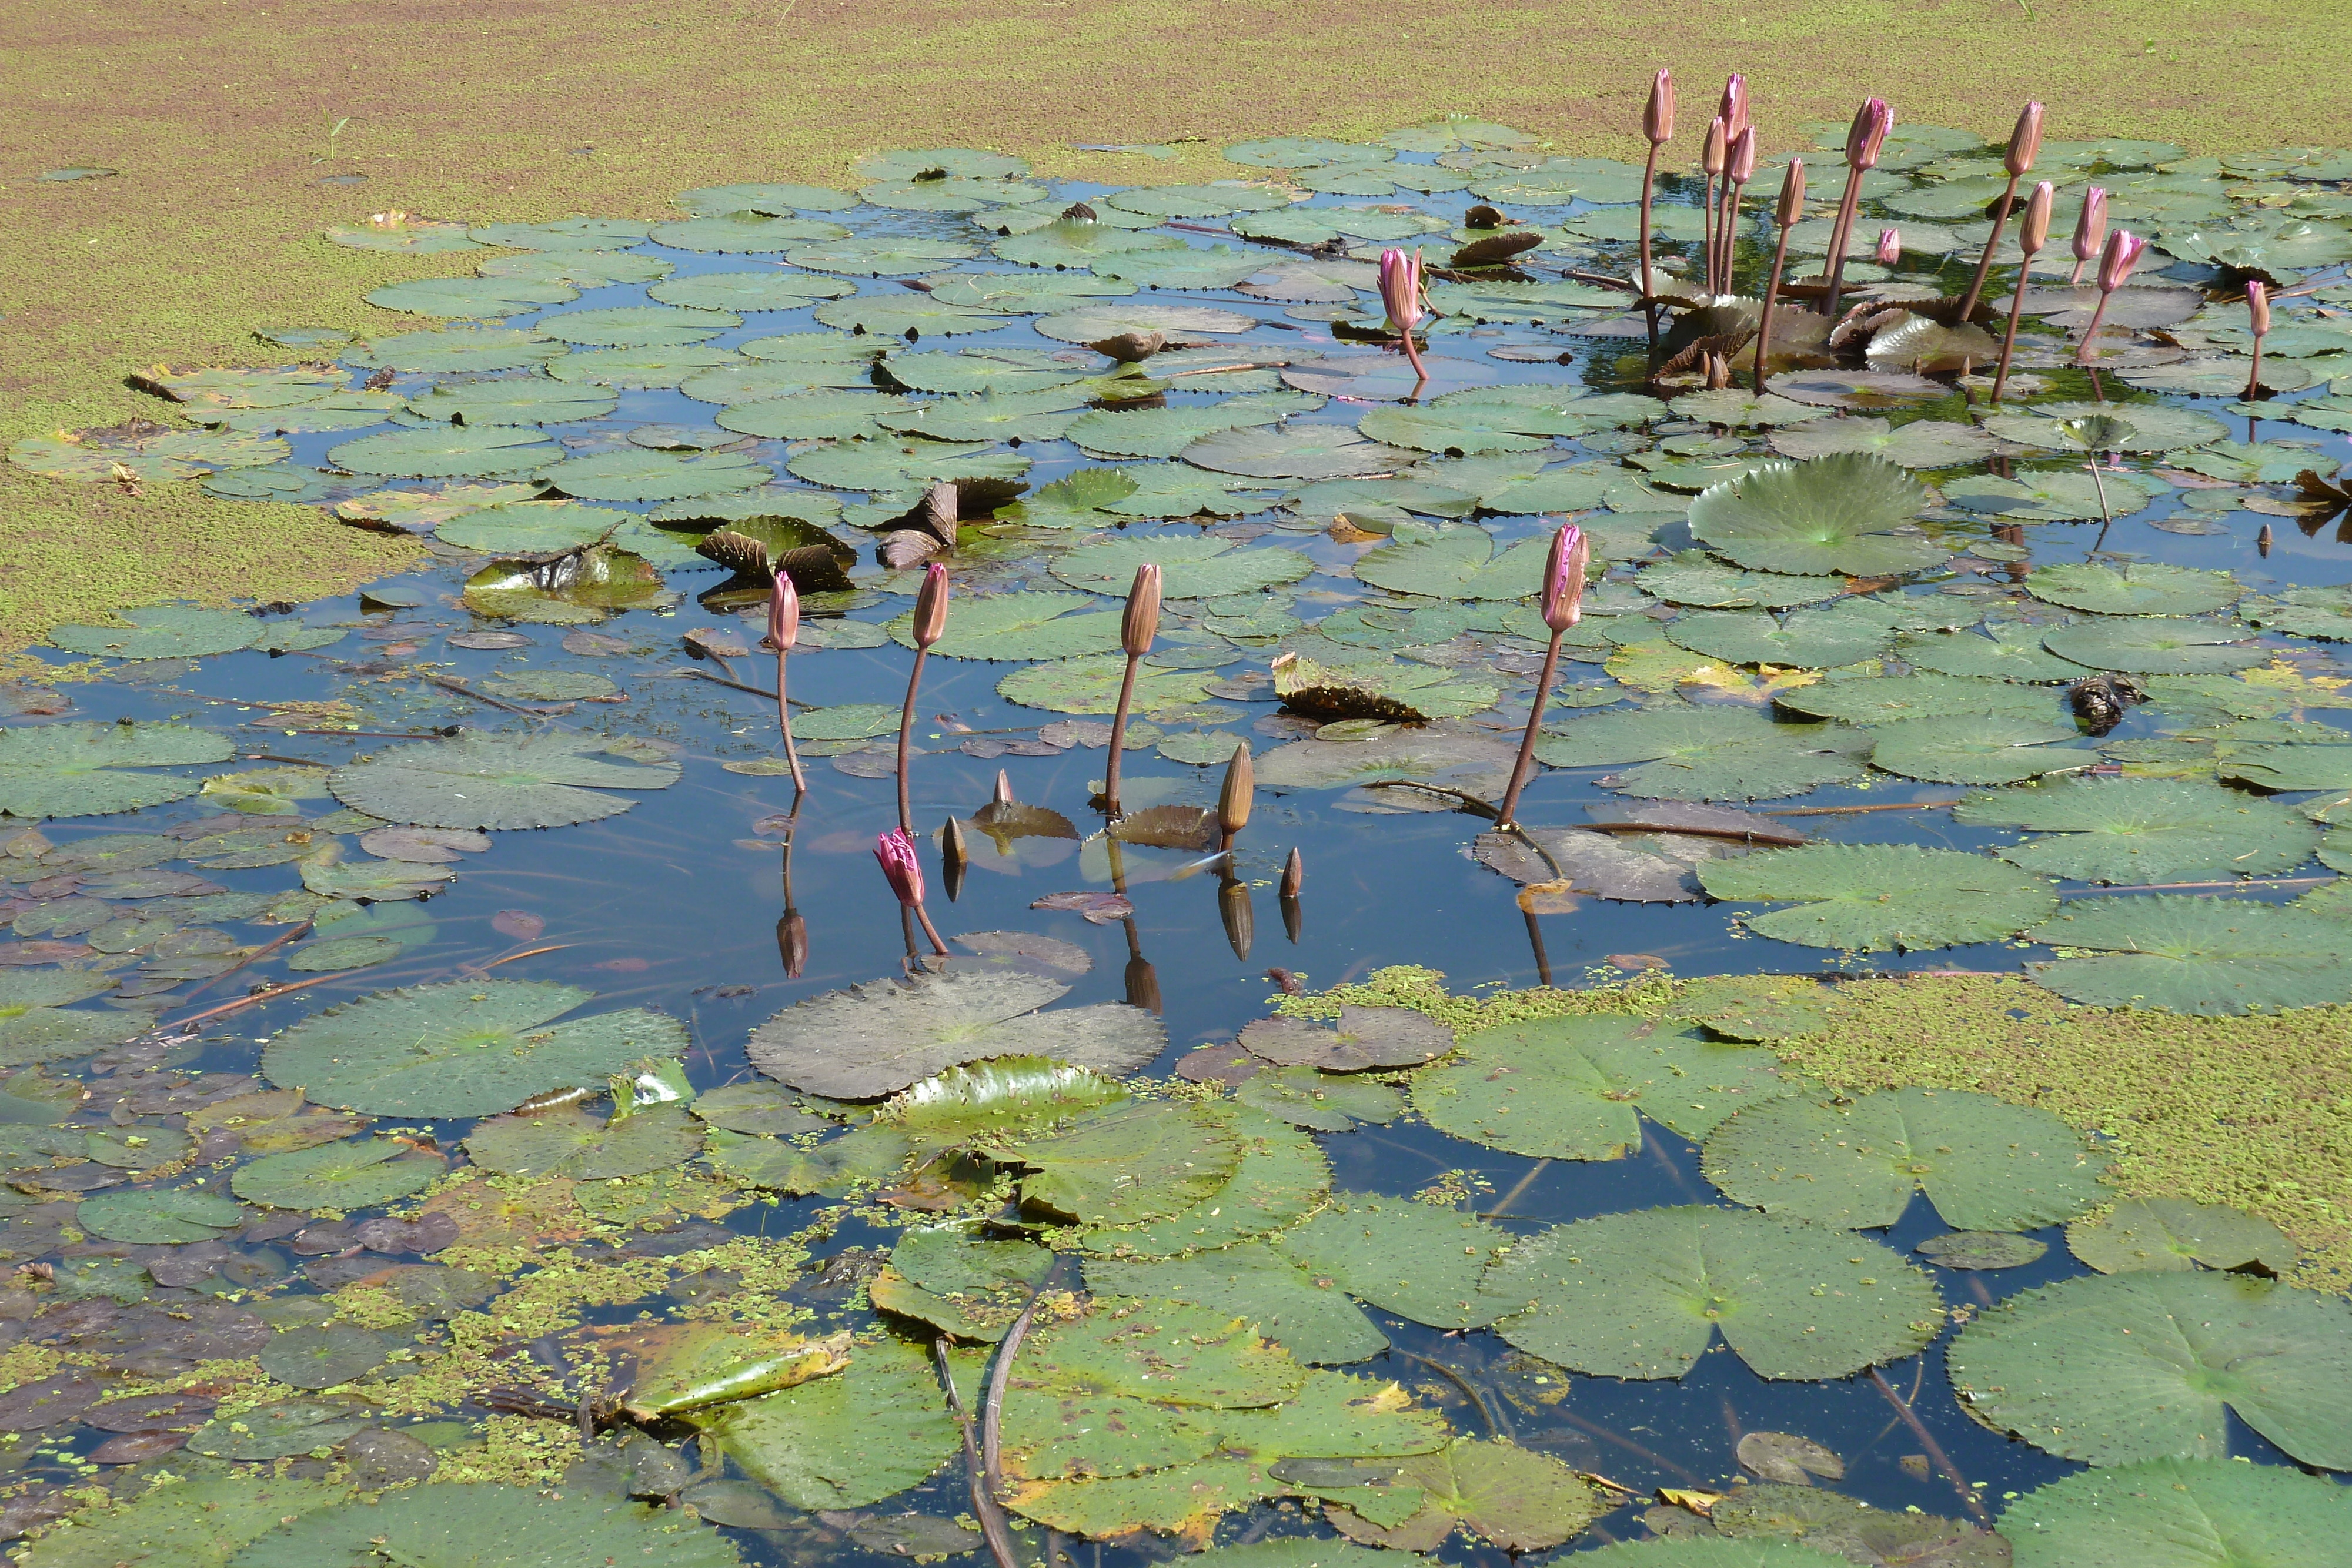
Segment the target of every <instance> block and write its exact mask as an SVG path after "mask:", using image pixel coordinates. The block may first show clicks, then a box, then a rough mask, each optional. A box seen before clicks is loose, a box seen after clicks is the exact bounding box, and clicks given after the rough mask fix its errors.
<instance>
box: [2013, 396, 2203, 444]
mask: <svg viewBox="0 0 2352 1568" xmlns="http://www.w3.org/2000/svg"><path fill="white" fill-rule="evenodd" d="M2094 420H2104V421H2108V422H2110V423H2109V424H2107V425H2101V426H2096V427H2093V426H2091V425H2090V424H2089V423H2088V422H2090V421H2094ZM1984 428H1985V429H1986V430H1988V431H1990V433H1991V434H1995V435H1998V436H2000V438H2001V439H2002V440H2004V441H2014V442H2018V443H2020V444H2023V445H2026V446H2040V447H2043V448H2046V449H2048V450H2051V451H2055V452H2084V451H2089V450H2091V449H2092V443H2093V442H2096V443H2097V444H2098V445H2097V450H2099V451H2102V452H2106V451H2118V452H2175V451H2180V450H2183V449H2185V448H2189V447H2195V446H2204V445H2208V444H2211V443H2213V442H2216V441H2221V440H2226V439H2227V438H2228V436H2229V434H2230V428H2229V426H2227V425H2225V424H2223V423H2221V421H2220V420H2218V419H2215V418H2214V417H2213V416H2212V415H2211V414H2210V413H2194V412H2192V411H2190V410H2189V409H2185V408H2168V407H2166V406H2165V405H2164V404H2162V403H2158V402H2128V403H2105V402H2045V403H2040V404H2037V405H2036V406H2035V407H2034V409H2033V411H2032V413H1997V414H1994V415H1992V416H1991V417H1990V418H1989V419H1987V420H1986V421H1985V422H1984Z"/></svg>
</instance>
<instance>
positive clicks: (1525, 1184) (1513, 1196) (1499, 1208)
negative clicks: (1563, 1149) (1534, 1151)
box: [1479, 1159, 1551, 1219]
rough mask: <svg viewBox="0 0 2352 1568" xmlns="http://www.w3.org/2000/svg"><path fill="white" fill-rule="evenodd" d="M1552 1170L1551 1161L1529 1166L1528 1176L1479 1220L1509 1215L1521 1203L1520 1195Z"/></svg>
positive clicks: (1519, 1180) (1521, 1178) (1520, 1180)
mask: <svg viewBox="0 0 2352 1568" xmlns="http://www.w3.org/2000/svg"><path fill="white" fill-rule="evenodd" d="M1550 1168H1551V1161H1550V1160H1549V1159H1540V1160H1538V1161H1537V1162H1536V1163H1535V1164H1534V1165H1532V1166H1528V1174H1527V1175H1525V1176H1521V1177H1520V1178H1519V1179H1518V1180H1517V1182H1515V1183H1513V1184H1512V1186H1511V1190H1510V1191H1508V1192H1507V1193H1505V1194H1504V1195H1503V1196H1502V1197H1501V1198H1500V1199H1498V1200H1497V1201H1496V1204H1495V1207H1492V1208H1490V1209H1488V1210H1487V1211H1486V1213H1485V1214H1483V1215H1481V1216H1480V1217H1479V1218H1483V1219H1494V1218H1497V1217H1499V1216H1501V1215H1504V1214H1507V1213H1509V1212H1510V1207H1511V1205H1513V1204H1515V1203H1517V1202H1518V1201H1519V1195H1520V1194H1522V1193H1524V1192H1526V1191H1527V1190H1528V1188H1529V1187H1531V1186H1535V1184H1536V1178H1537V1177H1538V1176H1541V1175H1543V1174H1544V1172H1545V1171H1547V1170H1549V1169H1550Z"/></svg>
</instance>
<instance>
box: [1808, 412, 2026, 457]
mask: <svg viewBox="0 0 2352 1568" xmlns="http://www.w3.org/2000/svg"><path fill="white" fill-rule="evenodd" d="M1998 444H1999V443H1997V442H1995V441H1994V440H1993V438H1992V437H1991V436H1990V435H1987V434H1985V433H1984V432H1983V431H1981V430H1979V429H1978V428H1977V427H1976V426H1974V425H1972V424H1954V423H1950V422H1949V421H1947V420H1938V419H1917V420H1913V421H1912V422H1911V423H1908V424H1899V425H1898V424H1892V423H1889V422H1887V421H1886V420H1884V419H1877V418H1873V417H1869V416H1866V415H1865V416H1863V417H1860V418H1856V417H1854V416H1852V415H1848V416H1846V417H1845V418H1843V419H1816V420H1813V421H1811V422H1809V423H1804V424H1799V425H1793V426H1790V427H1787V428H1784V429H1781V430H1777V431H1775V432H1773V434H1772V450H1773V451H1775V452H1778V453H1780V455H1782V456H1784V457H1800V458H1803V457H1828V456H1832V455H1835V454H1837V453H1842V452H1856V453H1866V454H1869V455H1873V456H1877V457H1884V458H1885V459H1886V461H1888V462H1889V463H1893V464H1895V465H1899V466H1901V467H1905V468H1955V467H1958V466H1959V465H1961V464H1963V463H1974V462H1978V461H1979V460H1980V459H1982V458H1984V457H1987V456H1989V455H1991V453H1992V451H1993V449H1994V447H1995V446H1997V445H1998Z"/></svg>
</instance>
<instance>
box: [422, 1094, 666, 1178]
mask: <svg viewBox="0 0 2352 1568" xmlns="http://www.w3.org/2000/svg"><path fill="white" fill-rule="evenodd" d="M701 1145H702V1137H701V1134H700V1132H699V1131H698V1129H697V1128H696V1126H695V1125H694V1124H693V1123H691V1122H689V1121H688V1119H687V1114H686V1112H685V1110H684V1108H683V1107H679V1106H675V1105H654V1106H647V1107H646V1108H643V1109H640V1110H638V1111H636V1112H635V1113H633V1114H630V1115H627V1116H624V1117H620V1118H618V1119H616V1120H614V1121H612V1122H610V1123H607V1122H603V1121H599V1120H598V1119H597V1118H595V1117H593V1116H590V1115H587V1114H585V1113H582V1112H579V1111H559V1112H550V1113H544V1114H541V1115H536V1116H500V1117H496V1118H493V1119H491V1120H488V1121H485V1122H482V1123H480V1124H478V1125H477V1126H476V1127H475V1128H474V1130H473V1132H472V1133H470V1134H467V1138H466V1153H467V1155H468V1156H470V1157H471V1158H472V1160H473V1162H474V1163H475V1164H476V1165H478V1166H481V1167H482V1168H483V1169H484V1170H488V1171H493V1172H496V1173H497V1174H499V1175H500V1176H571V1177H573V1178H575V1179H577V1180H581V1181H608V1180H611V1179H613V1178H614V1177H618V1176H644V1175H645V1174H646V1173H647V1172H648V1171H657V1170H666V1169H667V1168H669V1167H671V1166H680V1165H684V1164H685V1163H686V1162H687V1161H688V1160H690V1159H692V1158H693V1157H694V1155H695V1154H696V1153H697V1151H698V1150H699V1148H700V1147H701Z"/></svg>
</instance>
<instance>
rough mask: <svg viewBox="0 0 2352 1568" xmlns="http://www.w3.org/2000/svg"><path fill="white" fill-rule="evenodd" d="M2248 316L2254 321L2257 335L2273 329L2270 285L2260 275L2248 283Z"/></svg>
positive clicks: (2259, 335) (2255, 334)
mask: <svg viewBox="0 0 2352 1568" xmlns="http://www.w3.org/2000/svg"><path fill="white" fill-rule="evenodd" d="M2246 316H2247V319H2249V320H2251V321H2252V323H2253V328H2254V336H2255V337H2257V338H2259V337H2261V336H2262V335H2263V333H2265V332H2267V331H2269V330H2270V329H2271V291H2270V286H2269V285H2268V284H2266V283H2264V282H2263V280H2262V279H2261V278H2259V277H2257V278H2253V279H2252V280H2251V281H2249V282H2248V283H2247V285H2246Z"/></svg>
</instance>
